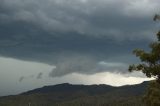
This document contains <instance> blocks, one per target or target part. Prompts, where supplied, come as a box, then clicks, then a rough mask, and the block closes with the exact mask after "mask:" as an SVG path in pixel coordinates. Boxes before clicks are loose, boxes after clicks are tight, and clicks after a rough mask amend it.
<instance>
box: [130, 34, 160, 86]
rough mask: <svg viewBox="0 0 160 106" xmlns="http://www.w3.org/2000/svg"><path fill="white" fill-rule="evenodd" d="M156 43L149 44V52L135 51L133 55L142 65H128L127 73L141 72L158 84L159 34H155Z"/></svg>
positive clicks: (159, 80)
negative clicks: (154, 79)
mask: <svg viewBox="0 0 160 106" xmlns="http://www.w3.org/2000/svg"><path fill="white" fill-rule="evenodd" d="M157 38H158V41H156V42H153V43H151V44H150V48H151V51H150V52H145V51H144V50H141V49H135V50H134V51H133V53H134V54H135V55H136V56H137V57H139V58H140V60H141V61H142V63H140V64H138V65H135V64H133V65H130V66H129V69H128V70H129V71H130V72H132V71H142V72H143V73H144V74H145V75H146V76H147V77H155V78H156V81H157V82H158V83H159V84H160V32H158V33H157Z"/></svg>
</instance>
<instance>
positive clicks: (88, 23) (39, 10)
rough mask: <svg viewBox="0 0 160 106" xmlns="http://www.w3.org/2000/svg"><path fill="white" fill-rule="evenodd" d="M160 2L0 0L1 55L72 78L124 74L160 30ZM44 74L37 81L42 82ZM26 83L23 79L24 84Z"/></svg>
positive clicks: (53, 73) (139, 0) (137, 0)
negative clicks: (156, 17) (139, 50)
mask: <svg viewBox="0 0 160 106" xmlns="http://www.w3.org/2000/svg"><path fill="white" fill-rule="evenodd" d="M159 4H160V1H159V0H118V1H117V0H0V55H1V56H2V57H3V56H4V57H12V58H16V59H22V60H27V61H36V62H42V63H47V64H50V65H53V66H55V67H56V68H54V69H53V70H52V72H50V73H49V76H51V77H57V76H63V75H66V74H70V73H82V74H94V73H99V72H103V71H110V72H112V71H116V72H126V71H127V66H128V64H131V63H135V62H136V61H137V60H135V59H134V57H133V56H132V54H131V53H132V50H133V49H134V48H144V49H147V44H148V43H149V42H151V41H153V39H154V36H153V35H154V34H155V33H156V31H157V29H158V27H159V25H158V24H156V23H154V22H153V21H152V17H153V16H154V14H155V13H158V10H159ZM42 75H43V74H42V73H41V74H39V76H37V78H41V77H42ZM23 79H24V78H21V79H20V81H22V80H23Z"/></svg>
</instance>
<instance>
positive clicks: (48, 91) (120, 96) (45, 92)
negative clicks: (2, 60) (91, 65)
mask: <svg viewBox="0 0 160 106" xmlns="http://www.w3.org/2000/svg"><path fill="white" fill-rule="evenodd" d="M147 85H148V82H144V83H142V84H137V85H130V86H129V85H128V86H122V87H112V89H108V88H110V86H108V85H90V86H82V85H70V84H68V85H65V84H61V85H55V86H50V87H43V88H39V89H35V90H32V91H29V92H27V93H23V94H20V95H15V96H7V97H1V98H0V106H145V104H143V103H142V101H141V98H142V95H143V94H144V90H145V88H146V86H147ZM63 88H65V89H63ZM68 88H70V89H68ZM102 89H103V90H102ZM69 90H72V92H69ZM90 91H92V92H94V93H92V92H90ZM99 91H103V92H101V93H100V92H99ZM29 104H30V105H29Z"/></svg>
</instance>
